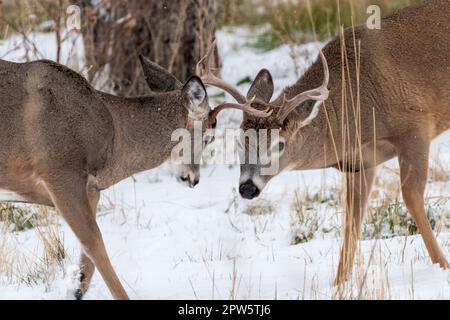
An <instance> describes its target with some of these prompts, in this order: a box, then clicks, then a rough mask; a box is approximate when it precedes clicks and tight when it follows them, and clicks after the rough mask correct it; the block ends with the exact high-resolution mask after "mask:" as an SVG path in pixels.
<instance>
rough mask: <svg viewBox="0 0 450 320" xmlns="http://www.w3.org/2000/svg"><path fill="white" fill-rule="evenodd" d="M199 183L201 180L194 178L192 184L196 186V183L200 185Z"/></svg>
mask: <svg viewBox="0 0 450 320" xmlns="http://www.w3.org/2000/svg"><path fill="white" fill-rule="evenodd" d="M198 183H199V180H198V179H196V180H194V182H193V183H192V185H193V186H194V187H195V186H196V185H198Z"/></svg>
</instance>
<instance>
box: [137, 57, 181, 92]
mask: <svg viewBox="0 0 450 320" xmlns="http://www.w3.org/2000/svg"><path fill="white" fill-rule="evenodd" d="M139 60H140V61H141V65H142V71H144V77H145V81H147V84H148V86H149V87H150V90H152V91H155V92H168V91H173V90H176V89H180V88H181V87H182V86H183V84H182V83H181V82H180V81H178V79H177V78H175V76H174V75H173V74H171V73H170V72H169V71H167V70H166V69H164V68H163V67H161V66H159V65H158V64H156V63H154V62H152V61H150V60H149V59H147V58H146V57H144V56H143V55H142V54H140V55H139Z"/></svg>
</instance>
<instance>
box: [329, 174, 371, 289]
mask: <svg viewBox="0 0 450 320" xmlns="http://www.w3.org/2000/svg"><path fill="white" fill-rule="evenodd" d="M375 171H376V169H375V168H372V169H365V170H363V171H361V172H356V173H347V174H346V177H345V178H346V206H347V207H346V211H345V220H344V242H343V244H342V248H341V254H340V258H339V267H338V272H337V276H336V280H335V283H336V285H338V284H341V283H343V282H344V281H345V280H346V278H347V276H348V275H349V274H350V273H351V270H352V268H353V260H354V257H355V253H356V248H357V245H358V240H359V237H360V232H361V230H360V229H361V221H362V219H363V217H364V211H365V209H366V204H367V199H368V198H369V194H370V189H371V187H372V183H373V179H374V176H375Z"/></svg>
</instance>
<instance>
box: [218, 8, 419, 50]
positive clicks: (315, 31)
mask: <svg viewBox="0 0 450 320" xmlns="http://www.w3.org/2000/svg"><path fill="white" fill-rule="evenodd" d="M419 2H420V0H395V1H393V0H357V1H356V0H304V1H303V0H302V1H300V0H286V1H270V0H261V1H258V0H231V1H228V0H221V1H219V4H220V10H218V12H219V16H218V23H219V25H220V26H228V25H247V26H252V27H254V26H268V28H267V30H266V32H265V33H263V34H262V35H261V36H260V37H259V39H258V41H257V44H256V46H257V47H260V48H261V49H271V48H274V47H276V46H278V45H280V44H284V43H304V42H308V41H312V40H315V39H317V38H319V39H329V38H331V37H332V36H334V35H337V34H338V30H339V27H340V26H342V25H343V26H345V27H350V26H352V19H353V21H354V22H355V24H360V23H363V22H365V21H366V20H367V18H368V17H369V15H368V14H367V13H366V11H367V7H368V6H369V5H378V6H380V8H381V12H382V15H386V14H388V13H389V12H392V11H393V10H395V9H398V8H402V7H405V6H408V5H411V4H415V3H419Z"/></svg>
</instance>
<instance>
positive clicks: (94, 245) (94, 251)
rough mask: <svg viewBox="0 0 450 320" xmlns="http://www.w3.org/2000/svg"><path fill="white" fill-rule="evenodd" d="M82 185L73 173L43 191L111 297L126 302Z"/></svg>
mask: <svg viewBox="0 0 450 320" xmlns="http://www.w3.org/2000/svg"><path fill="white" fill-rule="evenodd" d="M86 183H87V181H86V179H82V178H80V175H76V174H74V175H70V176H66V177H60V178H58V181H51V182H47V189H48V190H49V193H50V195H51V198H52V201H53V203H54V204H55V207H56V208H57V209H58V210H59V211H60V212H61V214H62V215H63V217H64V219H65V220H66V222H67V223H68V224H69V226H70V228H71V229H72V231H73V232H74V233H75V235H76V237H77V238H78V240H79V241H80V243H81V245H82V246H83V250H84V253H85V254H86V256H87V257H89V258H90V260H91V261H92V262H93V263H94V265H95V267H96V268H97V269H98V270H99V272H100V274H101V275H102V278H103V280H104V281H105V283H106V285H107V286H108V288H109V290H110V291H111V294H112V295H113V297H114V298H115V299H128V295H127V293H126V292H125V290H124V288H123V286H122V284H121V283H120V281H119V278H118V277H117V275H116V273H115V271H114V269H113V267H112V265H111V262H110V260H109V257H108V254H107V252H106V248H105V245H104V243H103V239H102V235H101V233H100V229H99V227H98V225H97V222H96V220H95V217H94V215H93V214H92V208H91V204H90V201H89V197H88V193H87V192H86Z"/></svg>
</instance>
